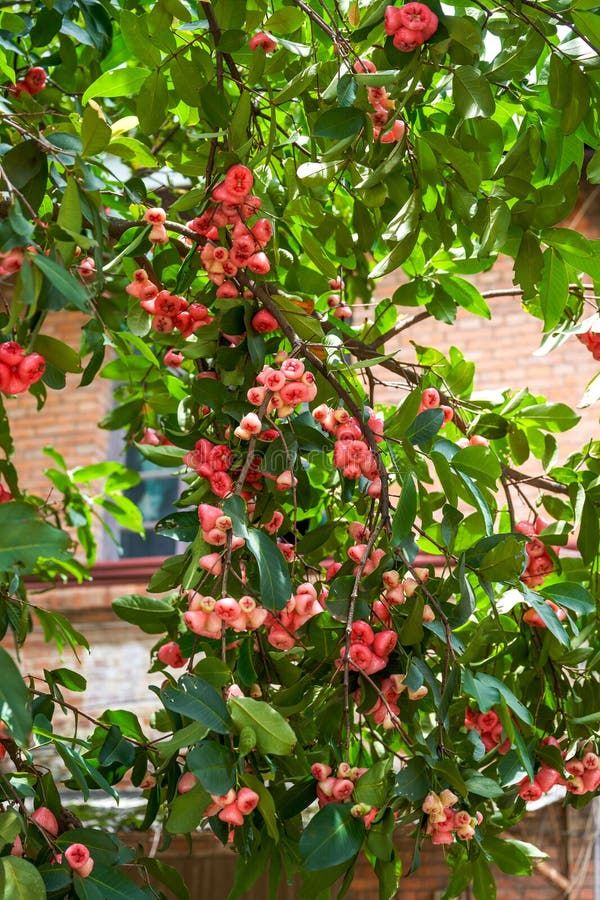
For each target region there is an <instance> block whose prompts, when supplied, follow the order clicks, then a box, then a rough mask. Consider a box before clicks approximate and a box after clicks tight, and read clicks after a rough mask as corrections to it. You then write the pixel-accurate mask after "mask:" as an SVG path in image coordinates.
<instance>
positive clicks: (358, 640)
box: [336, 619, 398, 675]
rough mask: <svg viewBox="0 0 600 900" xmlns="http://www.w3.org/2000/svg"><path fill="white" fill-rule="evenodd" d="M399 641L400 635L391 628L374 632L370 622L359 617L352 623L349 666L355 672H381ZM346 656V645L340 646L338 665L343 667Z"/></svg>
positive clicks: (371, 673) (367, 673)
mask: <svg viewBox="0 0 600 900" xmlns="http://www.w3.org/2000/svg"><path fill="white" fill-rule="evenodd" d="M397 643H398V635H397V634H396V632H395V631H392V630H391V629H389V628H386V629H384V630H383V631H378V632H374V631H373V629H372V628H371V626H370V625H369V623H368V622H364V621H362V620H361V619H358V620H357V621H356V622H353V623H352V631H351V634H350V647H349V650H348V659H349V668H350V669H351V670H352V671H353V672H364V673H365V674H366V675H374V674H375V672H381V670H382V669H385V667H386V666H387V664H388V662H389V658H390V653H391V652H392V650H393V649H394V648H395V646H396V644H397ZM345 658H346V647H345V646H342V647H340V659H339V660H336V665H337V666H338V667H340V668H341V667H342V666H343V664H344V660H345Z"/></svg>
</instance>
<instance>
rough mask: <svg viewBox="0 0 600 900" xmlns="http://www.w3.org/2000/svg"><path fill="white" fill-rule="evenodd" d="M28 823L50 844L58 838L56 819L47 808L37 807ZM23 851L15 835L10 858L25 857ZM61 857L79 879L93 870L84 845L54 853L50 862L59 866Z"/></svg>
mask: <svg viewBox="0 0 600 900" xmlns="http://www.w3.org/2000/svg"><path fill="white" fill-rule="evenodd" d="M29 821H30V822H31V823H32V824H34V825H35V826H36V828H38V829H39V830H40V831H41V832H42V833H43V834H44V837H45V838H46V840H47V841H48V842H49V843H50V844H51V843H52V839H53V838H55V837H58V831H59V828H58V821H57V818H56V816H55V815H54V813H53V812H52V810H51V809H48V807H47V806H38V808H37V809H36V810H34V811H33V812H32V814H31V815H30V816H29ZM25 849H26V848H25V847H24V846H23V842H22V840H21V838H20V836H19V835H17V837H16V838H15V840H14V842H13V845H12V847H11V850H10V854H11V856H20V857H23V856H25V855H26V854H25ZM63 857H64V859H65V861H66V862H67V863H68V864H69V865H70V867H71V869H73V871H74V872H77V874H78V875H79V876H80V878H87V876H88V875H89V874H90V873H91V871H92V869H93V868H94V860H93V859H92V857H91V856H90V851H89V850H88V848H87V847H86V846H85V844H70V845H69V846H68V847H67V849H66V850H65V852H64V854H63V853H54V854H53V855H52V858H51V861H52V862H53V863H54V864H56V865H60V864H61V863H62V861H63Z"/></svg>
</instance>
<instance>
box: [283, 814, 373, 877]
mask: <svg viewBox="0 0 600 900" xmlns="http://www.w3.org/2000/svg"><path fill="white" fill-rule="evenodd" d="M350 810H351V806H350V805H349V804H340V803H328V804H327V806H324V807H323V808H322V809H320V810H319V812H318V813H317V814H316V815H315V816H313V818H312V819H311V820H310V822H309V823H308V825H307V826H306V828H305V829H304V831H303V832H302V836H301V838H300V843H299V849H300V858H301V861H302V866H303V868H304V869H306V871H307V872H315V871H319V870H320V869H329V868H331V867H332V866H337V865H339V864H340V863H343V862H346V861H347V860H349V859H352V857H353V856H356V854H357V853H358V851H359V850H360V847H361V844H362V842H363V839H364V836H365V825H364V822H363V821H362V819H355V818H354V816H353V815H352V814H351V812H350Z"/></svg>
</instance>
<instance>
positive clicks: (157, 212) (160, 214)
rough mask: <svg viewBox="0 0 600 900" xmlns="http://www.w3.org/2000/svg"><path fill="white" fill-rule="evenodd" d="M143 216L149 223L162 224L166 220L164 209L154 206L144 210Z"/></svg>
mask: <svg viewBox="0 0 600 900" xmlns="http://www.w3.org/2000/svg"><path fill="white" fill-rule="evenodd" d="M144 218H145V220H146V222H148V223H149V224H150V225H164V223H165V222H166V220H167V214H166V212H165V211H164V209H159V208H158V207H156V206H155V207H153V208H152V209H147V210H146V213H145V215H144Z"/></svg>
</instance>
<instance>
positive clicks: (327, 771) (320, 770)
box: [310, 763, 331, 781]
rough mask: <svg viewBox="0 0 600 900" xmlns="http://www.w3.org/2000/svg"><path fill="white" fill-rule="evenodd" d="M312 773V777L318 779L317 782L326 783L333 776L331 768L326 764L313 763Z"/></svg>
mask: <svg viewBox="0 0 600 900" xmlns="http://www.w3.org/2000/svg"><path fill="white" fill-rule="evenodd" d="M310 771H311V774H312V777H313V778H316V779H317V781H325V779H326V778H329V776H330V775H331V766H326V765H325V763H313V765H312V766H311V767H310Z"/></svg>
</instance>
